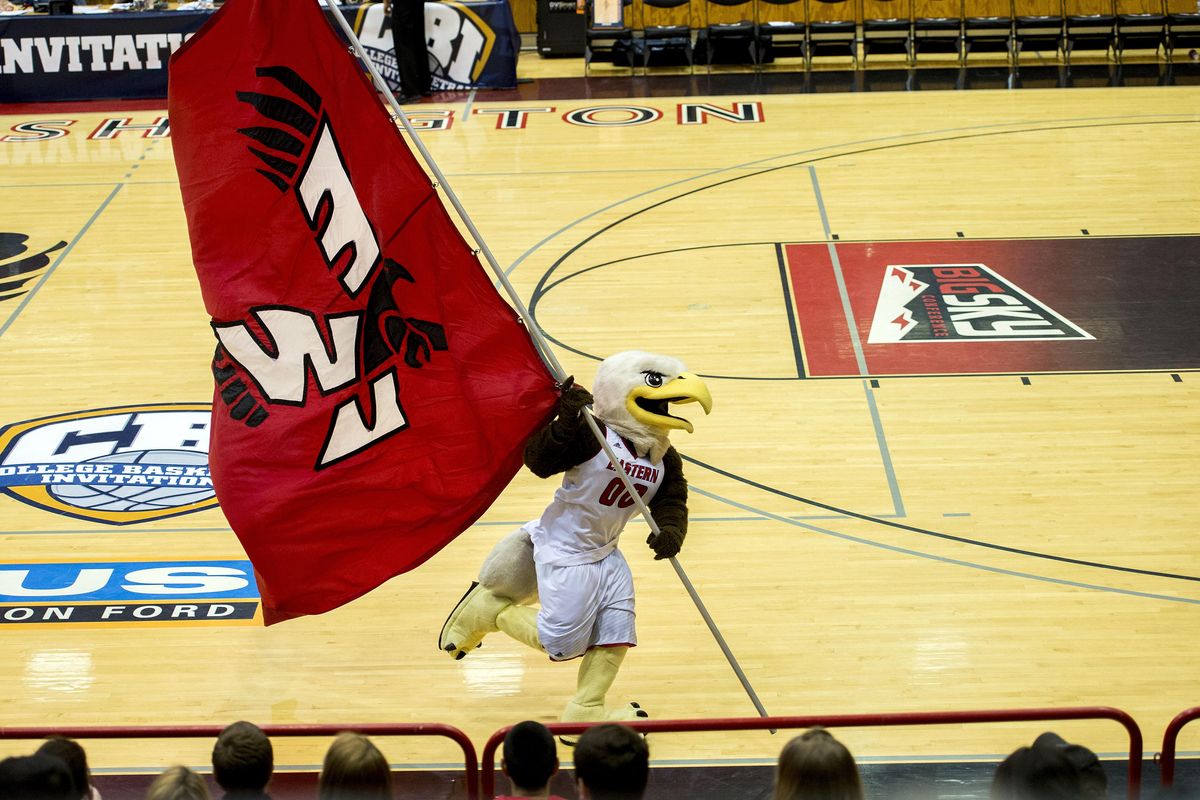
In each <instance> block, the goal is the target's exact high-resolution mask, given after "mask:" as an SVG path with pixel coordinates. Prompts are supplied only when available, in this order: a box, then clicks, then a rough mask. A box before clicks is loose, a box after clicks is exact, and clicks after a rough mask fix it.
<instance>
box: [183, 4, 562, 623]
mask: <svg viewBox="0 0 1200 800" xmlns="http://www.w3.org/2000/svg"><path fill="white" fill-rule="evenodd" d="M246 42H253V43H254V45H253V46H247V45H246ZM168 97H169V100H168V108H169V112H170V115H171V123H172V128H173V139H174V148H175V161H176V166H177V168H178V171H179V182H180V188H181V191H182V193H183V200H184V207H185V212H186V215H187V222H188V230H189V234H190V237H191V244H192V257H193V261H194V263H195V267H196V272H197V275H198V276H199V279H200V286H201V291H202V293H203V296H204V303H205V306H206V309H207V311H208V313H209V314H210V315H211V316H212V320H213V321H212V327H213V330H214V332H215V333H216V337H217V342H218V343H217V348H216V355H215V357H214V360H213V364H212V367H213V374H214V376H215V378H216V390H215V397H214V403H213V425H212V443H211V448H210V462H211V467H212V477H213V483H214V487H215V489H216V493H217V499H218V500H219V501H220V503H221V507H222V508H223V509H224V512H225V515H226V517H227V518H228V520H229V522H230V524H231V525H232V527H233V529H234V531H235V532H236V533H237V535H238V537H239V538H240V539H241V541H242V544H243V546H244V547H245V549H246V553H247V554H248V555H249V557H250V560H251V562H252V563H253V564H254V566H255V570H256V571H257V573H258V576H259V584H260V590H261V593H262V598H263V606H264V610H265V613H266V619H267V622H268V624H269V623H271V622H274V621H278V620H279V619H283V618H287V617H289V616H296V615H300V614H316V613H321V612H323V611H327V610H329V609H331V608H334V607H336V606H338V605H341V604H342V603H345V602H347V601H349V600H352V599H354V598H355V597H358V596H360V595H362V594H363V593H364V592H367V591H369V590H370V589H372V588H374V587H375V586H378V585H379V584H380V583H381V582H383V581H385V580H387V579H388V578H390V577H392V576H394V575H397V574H400V573H402V572H405V571H407V570H410V569H412V568H414V567H416V566H417V565H419V564H421V563H422V562H423V561H425V560H426V559H427V558H429V557H430V556H432V555H433V554H434V553H436V552H437V551H438V550H439V549H441V548H442V547H443V546H445V545H446V544H447V543H448V542H449V541H450V540H451V539H453V538H454V537H455V536H457V535H458V534H459V533H461V532H462V531H463V530H464V529H465V528H467V527H468V526H469V525H471V523H472V522H474V521H475V520H476V519H477V518H478V517H479V516H480V515H481V514H482V513H483V512H484V511H485V510H486V509H487V508H488V506H489V505H490V504H491V503H492V502H493V501H494V500H495V498H496V496H497V495H498V494H499V493H500V492H501V491H502V490H503V488H504V487H505V486H506V485H507V484H508V482H509V481H510V480H511V478H512V476H513V475H514V474H515V472H516V471H517V469H519V467H520V465H521V451H522V448H523V445H524V442H525V440H526V438H527V437H528V436H529V435H530V434H531V433H532V432H533V431H534V430H535V429H536V428H537V427H538V426H540V425H541V424H543V423H544V422H545V421H546V420H547V419H548V418H549V416H550V414H551V413H552V411H553V408H554V406H555V403H556V399H557V390H556V388H555V385H554V379H553V378H552V377H551V375H550V373H549V372H548V371H547V369H546V367H545V366H544V364H543V363H542V361H541V360H540V359H539V357H538V355H537V353H536V351H535V348H534V346H533V343H532V342H531V340H530V338H529V336H528V333H527V331H526V329H525V328H524V326H523V325H522V324H521V322H520V320H519V319H518V318H517V315H516V313H515V312H514V311H513V310H512V308H511V307H510V306H508V304H507V303H505V302H504V300H502V299H501V298H500V296H499V295H498V294H497V293H496V291H495V289H494V288H493V286H492V283H491V281H490V280H489V278H488V276H487V274H486V273H485V272H484V270H483V269H482V268H481V266H480V264H479V262H478V261H477V259H476V258H475V256H474V255H473V254H472V251H471V248H470V247H469V246H468V245H467V243H466V242H465V241H464V240H463V238H462V237H461V235H460V234H459V232H458V229H457V228H456V227H455V225H454V223H453V222H452V221H451V219H450V217H449V216H448V214H447V212H446V209H445V207H444V206H443V205H442V203H441V201H440V199H439V197H438V195H437V193H436V191H435V190H434V189H433V188H432V186H431V184H430V180H429V179H428V178H427V177H426V174H425V172H424V171H423V170H422V168H421V166H420V165H419V164H418V162H417V160H416V159H415V157H414V156H413V154H412V152H411V151H410V150H409V149H408V147H407V146H406V144H405V142H404V140H403V138H402V137H401V135H400V133H399V131H398V130H397V128H396V126H395V124H394V123H393V121H392V120H391V119H390V117H389V116H388V114H387V113H386V112H385V110H384V108H383V107H382V106H381V105H380V104H379V102H378V100H377V99H376V94H375V90H374V89H373V88H372V87H371V85H370V84H369V83H368V82H367V80H366V79H365V78H364V76H363V74H362V73H361V71H360V69H359V67H358V65H357V63H356V61H355V59H354V58H353V56H351V55H350V54H349V53H348V52H347V51H346V47H345V45H344V44H343V42H342V41H341V40H340V39H339V38H338V37H337V35H336V34H335V33H334V31H333V30H332V29H331V28H330V26H329V24H328V23H327V22H326V20H325V19H324V17H323V15H322V13H321V10H320V8H319V6H318V5H317V4H316V1H315V0H311V1H309V2H297V0H230V2H228V3H226V4H225V6H224V7H223V8H222V9H221V10H220V11H219V12H218V13H217V14H216V15H214V17H213V18H212V20H211V22H210V23H209V24H208V25H206V26H205V27H204V28H203V29H202V30H201V31H200V32H199V33H198V34H197V35H196V36H195V37H194V38H193V39H192V40H191V41H189V42H188V43H187V44H186V45H184V47H183V48H181V49H180V50H179V52H178V53H177V54H176V56H175V57H174V58H173V59H172V62H171V69H170V92H169V95H168Z"/></svg>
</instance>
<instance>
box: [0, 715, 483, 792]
mask: <svg viewBox="0 0 1200 800" xmlns="http://www.w3.org/2000/svg"><path fill="white" fill-rule="evenodd" d="M259 727H260V728H261V729H262V732H263V733H265V734H266V735H267V736H269V737H271V738H276V737H285V736H334V735H336V734H339V733H341V732H342V731H354V732H355V733H361V734H363V735H364V736H440V737H444V738H447V739H450V740H451V741H453V742H454V743H455V744H457V745H458V746H459V747H460V748H461V749H462V752H463V764H464V769H465V772H466V775H465V786H466V790H467V798H468V800H478V797H479V758H478V756H477V755H476V753H475V745H473V744H472V743H471V740H470V739H469V738H467V735H466V734H465V733H463V732H462V731H461V730H459V729H458V728H455V727H454V726H452V725H443V724H440V723H407V724H400V723H386V722H372V723H355V724H338V725H328V724H326V725H260V726H259ZM224 729H225V726H224V725H142V726H119V725H112V726H98V727H70V726H67V727H64V726H54V727H36V728H32V727H31V728H0V739H32V740H36V739H45V738H47V737H49V736H65V737H67V738H69V739H83V740H87V739H166V738H172V739H185V738H208V739H216V738H217V736H218V735H220V733H221V731H223V730H224Z"/></svg>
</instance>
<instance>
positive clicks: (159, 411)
mask: <svg viewBox="0 0 1200 800" xmlns="http://www.w3.org/2000/svg"><path fill="white" fill-rule="evenodd" d="M211 416H212V413H211V406H210V405H209V404H207V403H164V404H159V405H137V406H123V407H120V408H106V409H96V410H93V411H80V412H74V413H69V414H61V415H58V416H53V417H45V418H42V419H35V420H29V421H26V422H17V423H14V424H12V425H8V426H6V427H4V428H3V429H0V491H3V492H4V493H5V494H7V495H9V496H10V497H13V498H15V499H17V500H20V501H21V502H23V503H28V504H29V505H32V506H36V507H38V508H41V509H44V510H46V511H53V512H55V513H58V514H65V515H67V516H71V517H77V518H79V519H85V520H90V521H92V522H104V523H107V524H110V525H130V524H133V523H137V522H147V521H149V520H155V519H162V518H164V517H172V516H176V515H178V514H189V513H191V512H193V511H202V510H204V509H208V508H214V507H215V506H216V505H217V498H216V495H215V493H214V492H213V485H212V478H210V477H209V474H208V429H209V424H210V421H211Z"/></svg>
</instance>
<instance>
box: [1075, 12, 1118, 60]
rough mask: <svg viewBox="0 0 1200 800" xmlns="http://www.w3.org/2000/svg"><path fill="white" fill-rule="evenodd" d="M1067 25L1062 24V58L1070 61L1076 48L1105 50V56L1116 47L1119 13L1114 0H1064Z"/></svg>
mask: <svg viewBox="0 0 1200 800" xmlns="http://www.w3.org/2000/svg"><path fill="white" fill-rule="evenodd" d="M1063 8H1064V13H1065V15H1066V16H1065V24H1064V26H1063V42H1064V45H1063V57H1064V58H1065V60H1066V62H1067V64H1070V63H1071V54H1072V53H1074V52H1075V51H1077V50H1102V51H1104V55H1105V57H1107V56H1108V53H1109V51H1114V52H1115V50H1116V33H1117V16H1116V14H1114V13H1113V5H1112V0H1106V1H1105V2H1103V3H1097V2H1095V0H1086V2H1079V1H1078V0H1064V3H1063Z"/></svg>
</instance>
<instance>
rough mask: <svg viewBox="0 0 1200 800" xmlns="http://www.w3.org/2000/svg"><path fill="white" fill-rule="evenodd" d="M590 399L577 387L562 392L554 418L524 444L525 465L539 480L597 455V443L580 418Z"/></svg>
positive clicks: (586, 393) (585, 392)
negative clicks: (556, 414)
mask: <svg viewBox="0 0 1200 800" xmlns="http://www.w3.org/2000/svg"><path fill="white" fill-rule="evenodd" d="M590 402H592V396H591V394H589V393H588V391H587V390H586V389H584V388H583V387H581V386H573V387H570V388H568V389H566V390H565V391H564V392H563V396H562V397H561V398H560V399H559V401H558V416H556V417H555V418H554V419H552V420H551V421H550V424H549V425H547V426H546V427H544V428H542V429H541V430H539V431H538V432H537V433H535V434H533V436H530V437H529V440H528V441H526V442H525V466H527V467H529V470H530V471H531V472H532V473H533V474H534V475H537V476H538V477H539V478H549V477H550V476H551V475H554V474H555V473H558V472H566V471H567V470H569V469H570V468H571V467H573V466H575V465H576V464H582V463H583V462H584V461H587V460H588V459H589V458H591V457H592V456H594V455H596V453H599V452H600V442H599V441H598V440H597V439H596V436H595V434H593V433H592V429H591V427H589V426H588V424H587V422H585V421H584V419H583V406H585V405H587V404H588V403H590Z"/></svg>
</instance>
